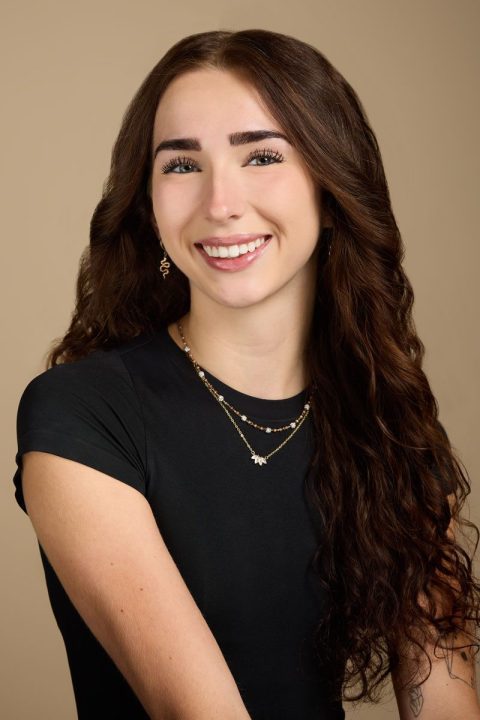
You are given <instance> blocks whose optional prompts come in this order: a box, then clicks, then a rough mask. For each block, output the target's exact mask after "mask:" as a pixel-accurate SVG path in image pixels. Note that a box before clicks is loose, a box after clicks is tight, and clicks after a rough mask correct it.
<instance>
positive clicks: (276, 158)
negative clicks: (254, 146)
mask: <svg viewBox="0 0 480 720" xmlns="http://www.w3.org/2000/svg"><path fill="white" fill-rule="evenodd" d="M257 158H267V159H268V160H270V161H271V162H268V163H260V165H272V163H280V162H283V155H282V153H281V152H278V150H268V149H264V150H254V151H253V153H250V155H249V156H248V162H250V161H251V160H255V159H257Z"/></svg>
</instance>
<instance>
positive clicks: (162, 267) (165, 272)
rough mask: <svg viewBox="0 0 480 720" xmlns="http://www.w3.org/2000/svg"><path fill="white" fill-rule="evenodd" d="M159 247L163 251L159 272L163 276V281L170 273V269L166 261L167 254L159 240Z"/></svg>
mask: <svg viewBox="0 0 480 720" xmlns="http://www.w3.org/2000/svg"><path fill="white" fill-rule="evenodd" d="M160 245H161V247H162V249H163V258H162V262H161V263H160V266H159V270H160V272H161V273H162V275H163V279H164V280H165V278H166V276H167V275H168V273H169V272H170V270H169V269H168V268H169V267H170V263H169V262H168V260H167V252H166V250H165V248H164V247H163V243H162V241H161V240H160Z"/></svg>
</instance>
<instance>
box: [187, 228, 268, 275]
mask: <svg viewBox="0 0 480 720" xmlns="http://www.w3.org/2000/svg"><path fill="white" fill-rule="evenodd" d="M271 239H272V236H271V235H269V236H265V237H263V238H257V240H254V241H253V240H252V242H249V243H242V244H240V245H215V246H214V245H206V244H205V245H203V244H201V243H200V244H198V245H196V246H195V247H196V248H197V250H198V251H199V252H200V254H201V256H202V257H203V259H204V260H205V262H206V263H207V264H208V265H209V266H210V267H214V268H216V269H217V270H226V271H227V272H232V271H235V270H241V269H243V268H245V267H247V265H251V264H252V262H254V261H255V260H256V259H257V258H259V257H260V256H261V255H263V253H264V252H265V250H266V248H267V246H268V245H269V243H270V240H271Z"/></svg>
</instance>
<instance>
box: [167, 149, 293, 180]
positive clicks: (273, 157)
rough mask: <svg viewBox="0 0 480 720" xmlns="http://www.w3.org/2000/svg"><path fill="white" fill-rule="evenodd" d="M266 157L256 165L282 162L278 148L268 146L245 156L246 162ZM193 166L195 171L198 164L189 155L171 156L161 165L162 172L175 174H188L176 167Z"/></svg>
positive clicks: (282, 158)
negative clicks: (271, 148) (265, 160)
mask: <svg viewBox="0 0 480 720" xmlns="http://www.w3.org/2000/svg"><path fill="white" fill-rule="evenodd" d="M265 158H266V159H267V160H268V162H261V163H257V167H262V166H266V165H272V164H273V163H280V162H283V160H284V157H283V155H282V153H281V152H278V150H269V149H268V148H265V149H263V150H254V151H253V152H252V153H250V155H249V156H248V158H247V164H248V163H250V162H251V161H252V160H257V159H265ZM186 167H190V168H194V169H195V172H197V171H198V164H197V163H196V162H195V160H193V159H192V158H189V157H185V156H183V157H176V158H171V160H168V162H166V163H165V164H164V165H162V173H164V174H167V173H172V172H173V173H174V174H175V175H189V174H190V173H189V171H188V170H187V171H186V172H184V171H183V170H179V171H178V172H177V171H176V168H186Z"/></svg>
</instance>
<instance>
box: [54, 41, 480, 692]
mask: <svg viewBox="0 0 480 720" xmlns="http://www.w3.org/2000/svg"><path fill="white" fill-rule="evenodd" d="M203 67H214V68H219V69H224V70H228V71H231V72H234V73H237V74H238V76H240V77H241V78H243V79H246V80H247V81H249V82H250V83H251V85H252V86H253V87H254V88H255V89H256V90H257V91H258V92H259V94H260V96H261V97H262V98H263V100H264V101H265V103H266V105H267V107H268V109H269V110H270V112H271V114H272V116H273V117H274V118H275V119H276V120H277V121H278V123H279V124H280V126H281V127H282V128H283V130H284V132H285V133H286V134H287V136H288V137H289V139H290V141H291V142H292V144H293V145H294V147H296V149H297V150H298V151H299V153H301V155H302V157H303V159H304V161H305V163H306V165H307V167H308V169H309V171H310V173H311V175H312V177H313V178H314V180H315V182H316V183H317V186H318V188H319V190H321V197H322V199H323V202H324V203H325V208H327V209H328V211H329V213H330V215H331V217H332V221H333V227H332V228H329V229H328V230H326V231H324V232H323V233H322V234H321V236H320V238H319V244H320V245H319V254H318V271H317V288H316V296H315V308H314V313H313V321H312V325H311V331H310V335H309V341H308V346H307V348H306V352H307V357H308V369H309V377H310V383H311V387H312V388H313V390H314V396H313V403H312V405H313V406H312V417H313V422H314V429H315V452H314V454H313V458H312V463H311V472H310V473H309V475H308V477H307V479H306V481H305V482H306V491H307V493H308V498H309V501H310V503H311V506H312V508H313V510H314V512H313V517H314V520H317V521H318V528H319V530H320V529H321V532H319V535H318V538H319V541H318V548H317V551H316V553H315V555H314V557H313V559H312V569H313V570H314V571H315V575H316V576H318V582H319V583H320V585H321V586H322V588H323V589H324V590H325V592H326V597H327V598H328V601H327V605H326V611H325V613H324V614H322V619H321V621H319V625H318V627H317V628H316V631H315V633H314V643H315V645H316V646H317V649H318V664H319V667H323V666H324V667H326V668H330V669H331V668H332V667H334V668H336V669H337V671H338V672H337V676H338V677H340V681H337V683H336V685H335V687H334V688H333V690H334V691H335V694H336V696H337V697H338V698H339V699H344V700H349V701H354V702H356V701H360V700H362V699H365V700H366V699H368V700H370V701H372V702H378V700H379V699H380V697H379V696H380V690H381V689H382V687H383V685H384V680H385V678H386V677H387V675H388V674H389V673H390V672H391V671H394V670H395V669H396V668H397V666H398V663H399V660H400V659H401V657H402V654H403V649H402V648H404V647H405V648H407V644H406V643H407V642H408V643H409V644H410V652H411V649H412V648H414V650H415V652H416V655H417V658H416V659H417V665H416V668H417V671H418V672H416V673H415V676H414V677H410V678H409V679H408V683H410V684H409V687H411V686H412V684H411V683H413V684H414V685H418V684H421V683H422V682H423V681H424V680H425V679H426V678H425V677H424V678H422V677H421V674H422V673H421V672H420V668H421V665H420V659H421V656H423V659H425V655H426V650H425V647H426V643H427V641H431V640H434V641H435V647H437V646H438V647H440V646H441V644H442V642H443V640H445V639H446V638H448V637H451V636H452V634H453V633H455V632H457V631H463V632H464V633H466V635H464V636H462V637H464V638H466V639H465V643H466V644H465V643H464V645H463V646H464V647H465V646H468V647H471V648H473V647H475V648H477V649H478V643H477V637H476V628H477V627H478V625H479V617H478V616H479V604H480V603H479V591H480V586H479V585H478V584H477V583H476V578H475V577H474V576H473V574H472V561H473V557H474V553H475V551H476V548H477V545H478V541H479V531H478V529H477V527H476V526H475V525H474V524H473V523H471V522H470V521H469V520H467V519H465V518H463V517H462V516H461V510H462V506H463V504H464V502H465V498H466V496H467V495H468V494H469V493H470V484H469V477H468V473H467V471H466V470H465V468H464V466H463V464H462V463H461V461H460V460H459V459H458V457H457V455H456V452H455V451H454V449H453V448H452V446H451V443H450V441H449V438H448V436H447V434H446V432H445V430H444V428H443V426H442V425H441V423H440V422H439V419H438V404H437V402H436V400H435V398H434V396H433V394H432V390H431V388H430V385H429V382H428V380H427V377H426V375H425V373H424V372H423V370H422V361H423V356H424V345H423V344H422V342H421V340H420V339H419V337H418V335H417V333H416V330H415V326H414V322H413V319H412V305H413V297H414V296H413V290H412V287H411V284H410V282H409V280H408V278H407V276H406V274H405V272H404V270H403V267H402V260H403V256H404V247H403V244H402V239H401V236H400V232H399V229H398V227H397V224H396V221H395V218H394V215H393V212H392V207H391V202H390V197H389V191H388V186H387V181H386V178H385V174H384V169H383V165H382V159H381V155H380V150H379V147H378V143H377V140H376V138H375V135H374V133H373V131H372V129H371V128H370V126H369V123H368V120H367V117H366V114H365V111H364V109H363V107H362V105H361V102H360V101H359V99H358V97H357V95H356V93H355V91H354V90H353V89H352V87H351V86H350V85H349V83H348V82H346V80H345V79H344V78H343V77H342V75H341V74H340V73H339V72H338V71H337V70H336V69H335V68H334V67H333V66H332V65H331V63H330V62H329V61H328V60H327V59H326V58H325V56H324V55H322V53H321V52H319V51H318V50H317V49H316V48H314V47H312V46H311V45H309V44H307V43H305V42H302V41H300V40H298V39H295V38H292V37H289V36H287V35H282V34H279V33H274V32H269V31H267V30H261V29H251V30H242V31H240V32H230V31H213V32H203V33H198V34H194V35H190V36H189V37H186V38H184V39H182V40H180V41H179V42H177V43H176V44H175V45H174V46H173V47H172V48H171V49H170V50H168V52H167V53H166V54H165V55H164V56H163V58H162V59H161V60H160V62H159V63H158V64H157V65H156V66H155V67H154V68H153V70H152V71H151V72H150V74H149V75H148V76H147V78H146V79H145V81H144V82H143V84H142V85H141V87H140V88H139V90H138V92H137V93H136V95H135V97H134V98H133V100H132V102H131V104H130V105H129V107H128V109H127V111H126V113H125V116H124V119H123V124H122V127H121V129H120V133H119V135H118V139H117V141H116V143H115V145H114V148H113V152H112V161H111V170H110V174H109V177H108V180H107V181H106V183H105V186H104V191H103V195H102V198H101V200H100V202H99V203H98V205H97V207H96V209H95V211H94V214H93V217H92V221H91V232H90V244H89V246H88V247H87V248H86V250H85V251H84V253H83V255H82V257H81V261H80V268H79V274H78V279H77V294H76V305H75V310H74V313H73V315H72V320H71V323H70V327H69V328H68V331H67V332H66V334H65V336H64V337H63V338H61V339H60V338H57V339H56V340H55V341H54V342H53V343H52V346H51V349H50V350H49V352H48V356H47V359H46V365H47V368H49V367H50V366H53V365H56V364H58V363H62V362H63V363H67V362H74V361H75V360H77V359H79V358H80V357H82V356H85V355H87V354H88V353H90V352H92V351H93V350H95V349H98V348H102V349H104V350H108V349H109V348H113V347H115V346H117V345H118V344H119V343H121V342H123V341H125V340H127V339H130V338H132V337H135V336H137V335H138V334H140V333H141V332H145V331H158V330H160V329H161V328H163V327H165V325H167V324H170V323H172V322H174V321H175V320H177V319H179V318H180V317H181V316H182V315H184V314H185V313H186V312H188V309H189V303H190V291H189V283H188V279H187V278H186V276H185V275H184V274H183V273H182V272H181V271H180V270H179V269H178V268H177V267H176V266H175V265H174V264H173V263H172V266H171V272H170V276H169V278H168V282H164V281H163V277H161V274H160V272H159V269H158V268H159V263H160V260H161V257H162V255H163V252H161V249H160V245H159V240H158V236H157V234H156V232H155V230H154V228H153V226H152V205H151V199H150V195H149V181H150V175H151V170H152V135H153V123H154V117H155V112H156V109H157V106H158V103H159V100H160V99H161V97H162V95H163V93H164V91H165V89H166V88H167V86H168V85H169V83H170V82H171V81H172V80H173V79H175V78H176V77H178V76H179V75H180V74H182V73H184V72H187V71H191V70H194V69H196V68H203ZM327 248H330V254H329V253H328V252H326V249H327ZM447 493H448V494H449V496H450V502H449V500H448V499H447ZM451 518H452V522H453V523H455V524H456V532H455V534H453V533H452V532H451V530H450V531H447V529H448V527H447V526H448V524H449V521H450V519H451ZM467 526H468V527H469V528H470V529H472V530H473V531H474V534H475V542H474V543H473V542H472V545H473V549H472V548H470V552H468V551H467V549H465V548H464V547H463V546H462V545H461V544H460V542H459V538H460V536H459V531H460V527H467ZM463 534H464V533H463ZM464 535H465V534H464ZM428 662H429V671H428V674H427V676H426V677H428V676H429V674H430V672H431V662H430V660H429V661H428ZM410 681H411V682H410ZM406 685H407V683H405V686H406ZM354 687H357V692H356V693H349V694H348V693H347V690H349V689H351V688H354Z"/></svg>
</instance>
